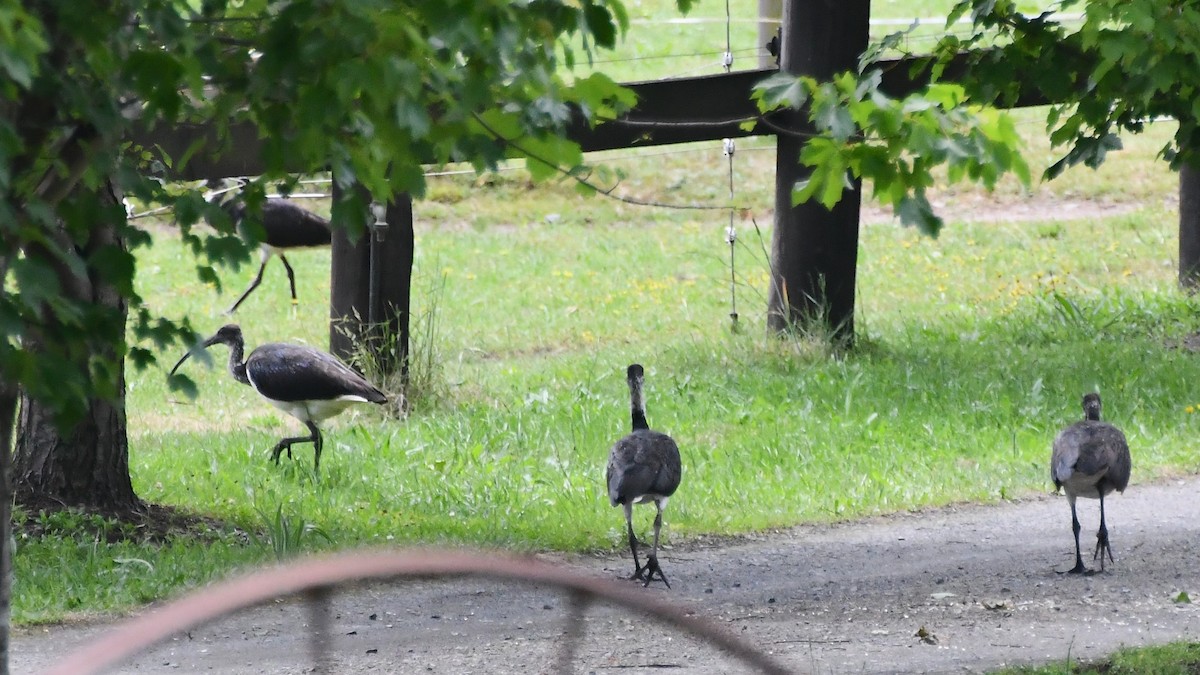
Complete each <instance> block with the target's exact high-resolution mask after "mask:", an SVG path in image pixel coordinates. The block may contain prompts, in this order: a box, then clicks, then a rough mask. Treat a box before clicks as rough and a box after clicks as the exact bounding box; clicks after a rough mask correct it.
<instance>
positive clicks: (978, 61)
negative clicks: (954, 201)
mask: <svg viewBox="0 0 1200 675" xmlns="http://www.w3.org/2000/svg"><path fill="white" fill-rule="evenodd" d="M963 17H969V18H970V20H971V29H970V30H969V31H968V33H967V34H966V35H961V34H959V33H960V32H961V27H960V26H959V25H957V24H956V22H957V21H958V20H959V19H961V18H963ZM952 25H953V26H954V28H955V32H953V33H950V32H949V29H950V28H951V26H952ZM947 29H948V34H947V35H945V36H944V37H942V38H941V39H940V40H939V42H938V44H937V45H936V47H935V48H934V49H933V51H932V52H931V53H930V54H926V55H919V56H921V57H922V58H920V59H918V61H917V63H918V65H919V66H920V67H922V68H926V67H927V68H929V69H930V72H932V73H933V74H934V76H935V77H934V81H933V83H932V84H930V85H929V86H928V87H927V88H925V89H924V90H922V91H918V92H916V93H914V94H912V95H910V96H907V97H905V98H903V99H894V98H891V97H888V96H886V95H884V94H882V93H881V92H880V91H879V86H878V85H879V75H878V71H877V68H878V62H879V60H880V58H881V56H882V55H884V54H886V53H888V52H889V51H890V50H894V49H895V48H896V47H898V46H899V45H900V44H902V41H901V40H900V39H898V38H899V35H900V34H896V35H892V36H888V37H887V38H884V40H882V41H881V42H880V43H879V44H877V45H874V46H873V47H872V49H871V50H870V51H869V53H868V54H867V55H864V60H863V63H862V64H860V68H859V70H858V72H857V73H846V74H844V75H841V76H838V77H836V78H834V79H833V81H831V82H816V81H814V80H812V79H811V78H804V77H800V78H797V77H794V76H788V75H784V74H780V75H776V76H774V77H771V78H769V79H767V80H766V81H765V82H763V83H762V84H761V85H760V86H759V88H758V90H757V93H756V100H757V101H758V104H759V109H760V110H761V111H762V112H764V113H768V112H771V111H775V110H779V109H782V108H792V109H797V110H801V111H802V112H803V114H804V117H805V119H806V120H807V121H808V122H809V123H810V125H811V133H812V138H811V139H810V140H809V141H808V143H807V145H806V147H805V149H804V151H803V152H802V154H801V158H800V161H801V163H802V164H804V165H805V166H807V167H809V168H810V169H811V171H812V173H811V176H810V177H809V178H808V179H807V180H805V181H802V182H801V183H799V184H798V185H797V186H796V191H795V198H796V200H797V201H806V200H809V199H817V200H818V201H819V202H820V203H822V204H824V205H826V206H832V205H833V204H835V203H837V201H838V200H839V199H840V198H841V194H842V190H843V189H844V188H845V187H846V186H848V185H850V181H851V179H864V180H866V181H869V182H871V183H872V184H873V189H874V194H875V195H876V197H878V198H879V199H881V200H882V201H884V202H886V203H888V204H890V205H891V206H892V207H893V209H894V210H895V211H896V213H897V215H898V216H899V217H900V220H901V222H902V223H904V224H906V225H915V226H917V227H919V228H920V229H921V230H922V231H923V232H926V233H928V234H936V233H937V232H938V230H939V229H940V227H941V225H942V221H941V219H940V218H939V217H938V216H937V214H935V213H934V212H933V210H932V208H931V207H930V204H929V201H928V199H927V198H926V190H927V189H928V188H929V187H930V186H931V185H932V182H933V173H932V172H933V170H934V169H935V168H937V167H942V166H944V167H945V169H946V171H947V176H948V178H949V180H950V181H951V182H954V181H957V180H971V181H974V182H978V183H981V184H983V185H984V186H986V187H988V188H991V187H993V186H994V185H995V183H996V180H997V179H998V178H999V177H1000V176H1001V175H1002V174H1004V173H1006V172H1013V173H1014V174H1015V175H1016V176H1017V177H1018V178H1019V179H1020V180H1021V181H1022V182H1024V183H1026V184H1027V183H1028V182H1029V170H1028V167H1027V165H1026V163H1025V162H1024V160H1023V159H1022V158H1021V156H1020V154H1019V148H1020V146H1019V139H1018V137H1017V135H1016V133H1015V129H1014V127H1013V124H1012V123H1011V121H1010V120H1009V118H1008V117H1007V116H1006V115H1005V114H1004V113H1003V112H999V111H997V110H996V108H997V107H1001V108H1003V107H1010V106H1013V105H1016V104H1017V103H1018V102H1019V101H1021V100H1024V101H1030V100H1041V101H1045V102H1050V103H1053V105H1051V106H1050V107H1049V108H1048V113H1047V118H1046V132H1047V134H1048V136H1049V138H1050V140H1051V142H1052V144H1053V145H1054V147H1056V148H1062V153H1063V154H1062V156H1061V157H1060V158H1059V160H1058V161H1056V162H1054V163H1052V164H1051V165H1050V167H1049V168H1048V169H1047V170H1046V173H1045V175H1044V178H1046V179H1053V178H1054V177H1056V176H1058V175H1060V174H1061V173H1062V172H1063V171H1064V170H1065V169H1066V168H1068V167H1070V166H1073V165H1076V164H1084V165H1085V166H1089V167H1093V168H1094V167H1097V166H1099V165H1100V164H1101V163H1102V162H1104V160H1105V158H1106V156H1107V154H1108V153H1109V152H1110V151H1113V150H1117V149H1120V147H1121V142H1120V138H1119V136H1118V134H1119V133H1120V132H1123V131H1124V132H1132V133H1138V132H1140V131H1142V130H1143V128H1144V126H1145V124H1146V123H1147V122H1149V121H1151V120H1155V119H1160V118H1168V117H1169V118H1174V119H1176V120H1178V121H1179V128H1178V131H1177V132H1176V134H1175V136H1174V137H1173V138H1172V139H1171V140H1170V141H1169V142H1168V143H1167V144H1166V145H1164V146H1163V148H1162V151H1161V155H1162V157H1163V158H1164V159H1166V160H1168V161H1170V162H1171V165H1172V166H1173V167H1176V168H1177V167H1178V166H1179V165H1180V164H1181V163H1183V162H1189V163H1197V162H1198V161H1200V159H1198V158H1197V153H1198V152H1200V90H1198V87H1200V81H1198V80H1197V79H1196V77H1195V73H1197V72H1200V3H1195V2H1189V1H1188V0H1089V1H1087V2H1084V1H1083V0H1061V1H1060V2H1057V3H1054V4H1053V5H1051V6H1050V7H1049V8H1048V9H1047V10H1045V11H1041V12H1038V13H1036V14H1031V15H1027V14H1025V13H1023V12H1022V11H1020V9H1019V5H1018V3H1017V2H1015V1H1014V0H960V2H958V3H957V4H956V5H955V7H954V9H953V10H952V11H951V13H950V14H949V16H948V19H947ZM963 55H965V56H966V64H967V67H966V68H964V69H961V70H962V71H964V72H966V73H968V74H969V77H967V78H965V79H962V80H959V81H954V82H949V81H945V80H941V81H939V79H940V78H941V76H942V75H943V74H944V73H945V72H947V66H948V65H950V64H951V62H952V61H954V60H958V59H961V58H962V57H963ZM910 56H912V55H910Z"/></svg>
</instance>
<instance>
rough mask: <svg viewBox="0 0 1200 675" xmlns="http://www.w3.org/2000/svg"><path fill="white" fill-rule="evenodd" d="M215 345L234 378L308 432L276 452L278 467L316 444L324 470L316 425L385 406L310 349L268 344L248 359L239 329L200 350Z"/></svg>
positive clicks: (353, 376) (359, 379) (357, 379)
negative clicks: (295, 451) (283, 457)
mask: <svg viewBox="0 0 1200 675" xmlns="http://www.w3.org/2000/svg"><path fill="white" fill-rule="evenodd" d="M215 344H223V345H226V346H228V347H229V373H230V374H231V375H233V379H235V380H237V381H238V382H241V383H242V384H248V385H250V386H251V387H253V388H254V391H256V392H258V394H259V395H260V396H262V397H263V398H265V399H266V400H267V402H268V403H270V404H271V405H273V406H275V407H276V408H279V409H280V410H282V411H284V412H285V413H287V414H289V415H291V416H292V417H295V418H296V419H298V420H300V421H301V422H303V423H304V425H305V426H307V427H308V430H309V432H310V433H309V435H308V436H294V437H289V438H284V439H283V440H281V441H279V443H277V444H276V445H275V448H274V449H273V450H272V451H271V460H272V461H274V462H275V463H276V464H278V463H279V455H280V454H281V453H282V452H283V451H284V450H287V453H288V457H289V458H291V456H292V445H294V444H296V443H312V444H313V452H314V460H313V470H314V471H319V470H320V468H321V446H322V445H323V443H324V441H323V439H322V436H321V430H320V429H319V428H318V427H317V422H320V421H321V420H324V419H327V418H330V417H333V416H334V415H337V414H338V413H340V412H342V411H343V410H345V409H346V408H348V407H350V406H351V405H354V404H355V403H386V402H387V396H385V395H384V393H383V392H381V391H379V389H378V388H376V387H375V385H373V384H371V383H370V382H368V381H367V379H366V378H364V377H363V376H362V375H359V374H358V373H357V372H355V371H354V370H352V369H351V368H350V367H349V366H347V365H346V364H344V363H342V362H341V361H339V360H338V359H337V357H335V356H333V355H332V354H328V353H326V352H323V351H321V350H319V349H314V348H313V347H308V346H305V345H294V344H287V343H284V342H268V343H266V344H263V345H259V346H258V347H257V348H255V349H254V351H252V352H250V356H248V357H246V358H245V359H244V360H243V358H242V357H243V354H244V353H245V349H246V343H245V340H244V339H243V338H242V329H241V327H239V326H238V325H237V324H232V323H231V324H229V325H226V326H223V327H222V328H221V330H219V331H217V332H216V334H215V335H213V336H212V337H210V338H208V339H207V340H205V341H204V342H202V343H201V344H200V345H199V348H200V349H207V348H208V347H211V346H213V345H215ZM192 353H193V351H188V352H187V353H186V354H184V355H183V358H181V359H179V362H178V363H176V364H175V367H174V368H172V369H171V375H174V374H175V371H176V370H178V369H179V366H181V365H183V362H184V361H187V360H188V357H190V356H191V355H192Z"/></svg>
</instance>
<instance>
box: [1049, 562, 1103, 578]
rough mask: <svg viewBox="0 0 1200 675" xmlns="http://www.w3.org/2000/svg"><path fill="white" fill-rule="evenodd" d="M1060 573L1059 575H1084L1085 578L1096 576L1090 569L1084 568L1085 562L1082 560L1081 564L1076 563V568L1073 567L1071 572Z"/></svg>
mask: <svg viewBox="0 0 1200 675" xmlns="http://www.w3.org/2000/svg"><path fill="white" fill-rule="evenodd" d="M1056 571H1057V570H1056ZM1058 573H1059V574H1082V575H1084V576H1088V575H1091V574H1095V572H1093V571H1092V570H1090V569H1088V568H1086V567H1084V566H1083V561H1082V560H1080V561H1079V562H1077V563H1075V566H1074V567H1072V568H1071V569H1069V570H1063V571H1061V572H1058Z"/></svg>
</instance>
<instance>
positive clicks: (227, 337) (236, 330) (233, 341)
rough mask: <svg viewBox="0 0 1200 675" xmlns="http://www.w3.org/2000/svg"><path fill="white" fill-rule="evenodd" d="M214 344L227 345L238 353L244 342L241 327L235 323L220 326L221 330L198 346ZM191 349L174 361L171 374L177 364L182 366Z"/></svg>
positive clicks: (204, 347)
mask: <svg viewBox="0 0 1200 675" xmlns="http://www.w3.org/2000/svg"><path fill="white" fill-rule="evenodd" d="M215 344H224V345H229V346H230V347H231V348H233V349H235V350H236V351H237V352H238V354H240V353H241V349H242V345H243V344H244V342H243V340H242V328H241V327H240V326H238V325H237V324H236V323H231V324H226V325H224V326H221V330H219V331H217V332H216V334H215V335H213V336H212V337H210V338H208V339H207V340H205V341H204V342H201V343H200V345H199V348H200V349H208V348H209V347H211V346H213V345H215ZM235 345H236V346H235ZM193 349H194V348H193ZM193 349H189V350H188V351H187V353H185V354H184V355H183V356H182V357H180V359H179V360H178V361H177V362H175V367H174V368H172V369H171V375H174V374H175V371H177V370H179V366H182V365H183V362H184V361H187V360H188V358H189V357H190V356H191V355H192V351H193Z"/></svg>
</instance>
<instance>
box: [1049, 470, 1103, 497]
mask: <svg viewBox="0 0 1200 675" xmlns="http://www.w3.org/2000/svg"><path fill="white" fill-rule="evenodd" d="M1106 473H1108V472H1107V471H1101V472H1100V473H1097V474H1092V475H1090V476H1088V475H1085V474H1082V473H1079V472H1078V471H1074V472H1072V473H1071V475H1070V476H1068V477H1067V478H1066V479H1060V480H1061V481H1062V484H1063V489H1065V490H1066V491H1067V492H1069V493H1072V494H1074V495H1075V496H1076V497H1083V498H1085V499H1099V498H1100V493H1099V491H1098V490H1096V483H1098V482H1100V479H1101V478H1104V474H1106ZM1111 491H1112V490H1111V488H1110V489H1109V492H1111Z"/></svg>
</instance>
